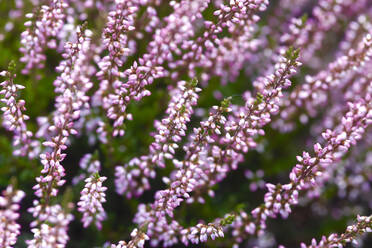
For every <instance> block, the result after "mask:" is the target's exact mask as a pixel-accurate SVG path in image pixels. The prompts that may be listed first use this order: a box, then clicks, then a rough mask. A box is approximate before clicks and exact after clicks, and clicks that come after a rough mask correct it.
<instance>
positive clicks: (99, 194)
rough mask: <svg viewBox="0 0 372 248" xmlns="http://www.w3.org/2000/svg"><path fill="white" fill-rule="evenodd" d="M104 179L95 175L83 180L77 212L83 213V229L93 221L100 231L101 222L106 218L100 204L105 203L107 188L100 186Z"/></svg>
mask: <svg viewBox="0 0 372 248" xmlns="http://www.w3.org/2000/svg"><path fill="white" fill-rule="evenodd" d="M106 179H107V178H106V177H100V176H99V175H98V174H97V173H96V174H94V175H92V176H91V177H89V178H87V179H85V183H86V184H85V186H84V189H83V190H82V191H81V197H80V201H79V202H78V204H77V205H78V206H79V208H78V210H79V212H81V213H83V218H82V222H83V223H84V227H87V226H89V224H90V223H91V222H92V221H94V222H95V224H96V226H97V228H98V229H101V228H102V224H101V222H102V221H103V220H104V219H105V218H106V213H105V210H104V209H103V206H102V203H104V202H105V201H106V194H105V191H106V190H107V187H104V186H102V183H103V182H104V181H105V180H106Z"/></svg>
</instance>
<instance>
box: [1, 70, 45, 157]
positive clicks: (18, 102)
mask: <svg viewBox="0 0 372 248" xmlns="http://www.w3.org/2000/svg"><path fill="white" fill-rule="evenodd" d="M14 69H15V68H14V64H11V65H9V70H8V71H2V72H1V76H2V77H6V80H5V81H3V82H2V83H0V86H1V88H2V89H1V91H0V94H1V95H3V98H2V99H1V102H3V103H5V106H4V107H2V108H1V110H2V111H3V112H4V115H3V116H4V120H3V126H4V127H5V128H6V129H7V130H9V131H11V132H13V133H14V135H13V146H14V147H16V149H14V151H13V154H14V155H18V156H26V155H28V156H29V157H30V158H33V157H35V156H36V155H37V150H34V151H32V150H31V149H32V147H34V148H36V149H37V148H38V147H39V143H38V142H37V141H36V140H32V136H33V133H32V132H31V131H30V130H28V129H27V125H26V121H27V120H28V119H29V117H28V116H27V115H26V114H24V112H25V111H26V107H25V104H26V102H25V101H24V100H23V99H20V97H19V94H20V93H19V92H20V90H22V89H24V86H23V85H20V84H16V83H15V82H14V79H15V77H16V75H15V74H13V72H12V71H13V70H14Z"/></svg>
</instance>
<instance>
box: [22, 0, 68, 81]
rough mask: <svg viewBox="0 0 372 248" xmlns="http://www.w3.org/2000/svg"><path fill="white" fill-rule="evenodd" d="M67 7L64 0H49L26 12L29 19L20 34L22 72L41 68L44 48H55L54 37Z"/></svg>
mask: <svg viewBox="0 0 372 248" xmlns="http://www.w3.org/2000/svg"><path fill="white" fill-rule="evenodd" d="M67 7H68V5H67V2H65V1H64V0H49V1H48V4H46V5H41V6H40V7H37V8H36V9H35V13H28V14H26V17H27V18H29V19H30V20H28V21H27V22H25V27H27V29H26V31H24V32H23V33H22V35H21V44H22V46H21V48H20V52H22V53H23V57H22V58H21V59H20V60H21V62H23V63H25V64H26V66H25V68H24V69H23V70H22V72H23V73H25V74H28V73H30V72H31V70H33V69H41V68H43V67H44V61H45V54H44V50H45V48H46V47H49V48H52V49H55V48H57V40H56V38H57V36H58V33H59V32H60V31H61V29H62V26H63V24H64V19H65V13H64V12H65V9H66V8H67Z"/></svg>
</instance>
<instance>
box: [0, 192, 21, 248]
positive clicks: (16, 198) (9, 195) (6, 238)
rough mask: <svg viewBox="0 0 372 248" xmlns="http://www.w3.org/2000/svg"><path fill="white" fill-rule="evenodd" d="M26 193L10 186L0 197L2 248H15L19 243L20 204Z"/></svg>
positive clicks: (0, 239)
mask: <svg viewBox="0 0 372 248" xmlns="http://www.w3.org/2000/svg"><path fill="white" fill-rule="evenodd" d="M24 196H25V193H24V192H23V191H21V190H15V189H14V188H13V186H11V185H9V186H8V187H7V188H6V190H4V191H3V192H2V196H0V247H4V248H5V247H13V246H14V245H15V244H16V242H17V236H18V235H19V234H20V229H21V226H20V225H19V224H17V222H16V220H17V219H18V217H19V213H18V210H19V208H20V206H19V203H20V201H21V200H22V198H23V197H24Z"/></svg>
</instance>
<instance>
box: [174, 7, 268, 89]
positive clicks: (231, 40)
mask: <svg viewBox="0 0 372 248" xmlns="http://www.w3.org/2000/svg"><path fill="white" fill-rule="evenodd" d="M267 5H268V1H267V0H257V1H256V0H254V1H247V0H234V1H229V4H228V5H223V4H221V6H220V9H219V10H217V11H215V12H214V15H215V16H216V17H217V18H218V21H217V23H213V22H211V21H209V20H206V21H204V28H205V31H204V33H203V34H202V35H201V36H200V37H198V38H197V39H189V40H185V41H184V42H183V44H182V48H183V49H184V50H185V54H184V55H183V56H182V58H181V59H179V60H177V61H174V62H171V63H170V66H171V67H172V68H173V67H174V68H177V67H181V66H182V67H188V74H189V76H190V77H195V76H196V68H203V69H205V72H203V74H202V75H201V79H202V82H204V83H206V82H207V81H208V80H209V79H210V78H211V77H212V76H213V75H217V76H220V77H221V80H222V83H223V84H224V83H227V82H228V80H234V79H235V78H236V77H237V76H238V74H239V71H240V70H241V68H242V66H243V64H244V62H246V61H247V60H248V59H249V58H250V56H251V52H252V50H255V48H256V46H257V45H258V44H257V40H254V39H253V31H254V30H255V24H256V23H257V22H258V21H259V20H260V18H259V16H258V15H256V13H257V12H260V11H265V10H266V8H267ZM225 28H226V29H227V30H228V32H229V34H230V35H231V36H232V37H230V36H228V37H223V38H220V37H219V36H218V35H217V34H219V33H221V32H222V31H223V30H224V29H225ZM175 75H176V73H173V74H172V77H173V78H174V77H175Z"/></svg>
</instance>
